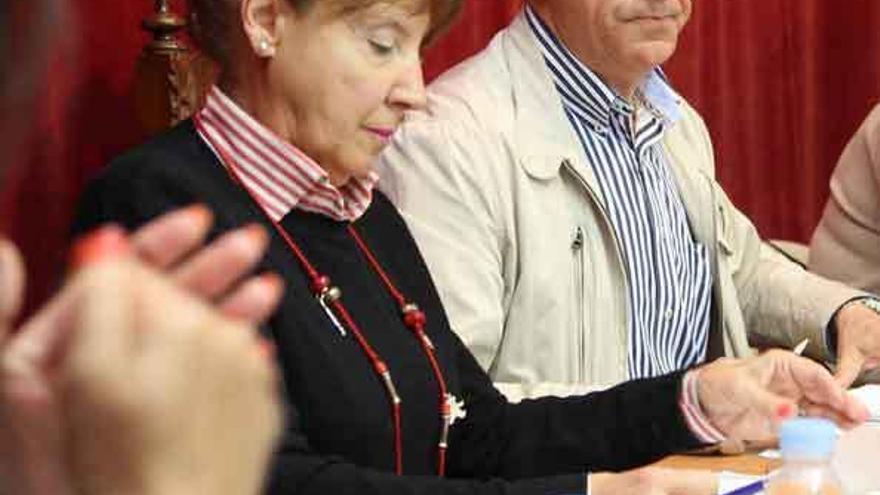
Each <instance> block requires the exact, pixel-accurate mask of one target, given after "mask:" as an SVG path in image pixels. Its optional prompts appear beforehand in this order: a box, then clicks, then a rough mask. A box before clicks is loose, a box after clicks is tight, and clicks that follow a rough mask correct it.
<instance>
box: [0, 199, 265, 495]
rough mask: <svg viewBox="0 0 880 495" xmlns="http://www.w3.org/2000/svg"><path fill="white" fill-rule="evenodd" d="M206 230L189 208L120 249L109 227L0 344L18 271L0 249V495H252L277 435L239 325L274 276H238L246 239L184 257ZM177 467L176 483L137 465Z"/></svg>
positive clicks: (249, 241) (251, 338) (261, 242)
mask: <svg viewBox="0 0 880 495" xmlns="http://www.w3.org/2000/svg"><path fill="white" fill-rule="evenodd" d="M210 223H211V217H210V214H209V213H207V210H205V209H204V208H203V207H191V208H186V209H183V210H179V211H177V212H173V213H170V214H167V215H165V216H163V217H160V218H159V219H157V220H155V221H153V222H151V223H149V224H147V225H146V226H144V227H143V228H141V229H139V230H138V231H136V232H134V233H133V234H132V236H131V237H127V236H126V235H125V233H124V232H123V231H122V230H121V229H119V228H118V227H106V228H104V229H100V230H99V231H98V232H96V233H95V234H92V235H89V236H86V239H85V240H83V241H80V242H78V243H77V245H76V246H75V249H74V252H75V255H74V258H75V262H76V264H77V265H78V266H79V270H78V271H77V272H75V273H74V274H73V275H72V276H71V278H70V279H69V280H68V283H67V285H66V286H65V287H64V289H63V290H62V291H61V292H59V293H58V294H57V295H56V296H55V297H54V298H53V299H52V300H51V301H49V303H47V304H46V306H44V307H43V308H42V309H40V310H39V311H38V312H37V314H36V315H35V316H34V317H33V318H32V319H31V320H30V321H28V322H27V323H25V324H24V325H23V326H22V327H21V329H19V331H17V332H15V333H12V332H11V326H12V322H13V321H14V320H15V318H16V317H17V315H18V311H19V307H20V305H21V294H22V292H23V287H24V272H23V269H22V262H21V258H20V255H19V253H18V251H17V250H16V249H15V247H14V246H13V245H12V244H11V243H10V242H8V241H6V240H3V239H0V493H15V494H24V495H27V494H43V493H45V494H53V495H54V494H62V495H63V494H65V493H72V492H73V491H74V488H78V489H84V488H86V487H90V489H89V490H88V492H89V493H104V492H111V493H147V492H150V491H155V490H157V489H159V490H162V489H166V488H175V489H181V490H182V491H183V492H184V493H190V492H192V493H202V492H205V493H256V491H257V490H258V487H259V481H260V479H261V476H262V471H263V469H264V465H263V463H264V462H265V459H266V458H267V457H266V456H268V451H269V446H270V444H271V442H272V438H274V435H275V432H276V430H277V428H278V425H277V423H278V421H279V420H278V411H277V408H278V399H277V397H276V396H275V390H274V378H273V375H274V371H272V369H273V368H272V364H271V359H266V358H265V357H258V356H261V355H265V354H266V353H267V351H266V350H267V349H268V348H269V346H268V345H267V344H265V343H258V342H259V341H258V340H257V337H256V335H255V332H254V330H253V328H251V327H250V326H248V325H250V324H256V323H259V322H261V321H262V320H264V319H265V318H267V317H268V316H269V315H270V314H271V312H273V311H274V308H275V307H276V305H277V303H278V301H279V299H280V296H281V292H282V286H281V282H280V279H279V278H278V277H277V275H274V274H270V275H261V276H256V277H253V276H248V275H247V274H248V273H249V272H250V271H251V270H252V269H253V266H254V265H255V264H256V263H257V261H258V260H259V259H260V258H261V257H262V255H263V252H264V250H265V247H266V242H267V239H266V236H265V234H264V233H263V232H262V231H261V230H260V229H258V228H255V227H245V228H243V229H238V230H234V231H232V232H229V233H227V234H225V235H223V236H221V237H220V238H218V239H217V240H215V241H214V242H212V243H211V244H210V245H208V246H206V247H200V246H201V243H202V242H203V239H204V237H205V235H206V233H207V231H208V229H209V227H210ZM132 255H136V256H137V257H138V258H139V259H141V260H145V261H146V262H148V263H149V264H150V265H151V266H153V267H155V268H158V269H161V270H163V271H164V272H165V273H166V275H160V274H159V273H158V272H156V271H153V269H151V268H147V267H146V266H144V265H143V264H142V262H139V261H136V260H135V258H134V257H133V256H132ZM218 266H221V267H222V268H223V269H222V270H218V269H217V267H218ZM184 291H189V292H190V293H192V294H193V295H187V294H185V293H184ZM207 302H211V303H213V304H214V305H215V307H217V308H218V309H219V310H220V311H221V312H222V313H223V314H224V315H225V316H226V318H232V320H228V319H226V318H224V317H222V316H220V314H219V313H218V311H217V310H214V309H210V308H209V307H208V306H207V305H206V303H207ZM196 320H198V323H197V324H194V321H196ZM233 321H234V322H233ZM197 329H198V330H197ZM215 329H216V331H215ZM146 336H149V338H145V337H146ZM105 339H108V340H106V341H105ZM119 339H122V340H119ZM121 342H125V343H126V344H125V346H123V347H118V346H119V345H120V344H121ZM196 342H197V343H198V345H196ZM111 345H116V346H117V348H115V349H113V353H112V355H108V354H107V352H109V349H111V348H110V347H108V346H111ZM255 360H256V361H257V362H258V363H259V364H254V361H255ZM230 373H233V374H234V377H233V378H230V375H229V374H230ZM221 380H222V381H221ZM239 388H240V389H241V390H239ZM72 390H76V391H77V393H76V394H74V393H72V392H71V391H72ZM231 390H234V392H230V391H231ZM245 404H247V417H242V415H243V414H244V413H245V411H243V409H244V405H245ZM62 411H63V412H64V416H63V417H62ZM96 418H102V420H101V423H100V424H98V423H94V421H95V419H96ZM242 424H245V425H246V428H241V425H242ZM172 427H177V428H179V429H186V430H187V431H188V434H182V433H181V432H180V431H175V432H174V433H173V434H171V433H170V431H169V430H170V428H172ZM191 427H192V431H189V429H190V428H191ZM208 430H211V433H210V434H207V433H205V432H206V431H208ZM245 430H246V431H247V432H248V436H247V438H234V439H233V438H231V437H233V436H235V435H236V431H245ZM84 431H91V436H83V435H81V434H80V433H79V432H84ZM239 436H244V435H243V434H240V435H239ZM160 438H161V439H160ZM120 442H122V443H120ZM137 442H141V444H139V443H137ZM242 442H243V443H242ZM123 448H124V449H135V450H134V452H137V453H139V454H138V456H134V457H131V456H130V455H129V454H130V453H128V454H126V455H122V452H121V451H120V449H123ZM162 449H164V451H163V450H162ZM196 451H198V452H199V454H198V455H197V454H196ZM263 451H265V452H264V453H263ZM202 452H207V453H208V454H206V455H204V456H203V455H202ZM245 452H248V453H251V452H252V453H253V461H254V462H253V463H251V462H250V459H251V455H248V458H247V459H245V460H244V462H242V461H243V459H242V458H241V457H240V456H241V454H242V453H245ZM175 453H176V454H175ZM233 453H234V456H233ZM261 453H263V454H261ZM184 454H186V457H185V458H184V459H185V460H184V461H181V462H180V464H179V465H178V468H177V470H179V469H180V466H184V467H185V468H186V472H187V475H186V477H182V476H181V473H179V472H178V471H177V470H175V469H172V468H171V466H168V465H166V464H164V462H165V461H161V462H160V461H158V460H151V458H150V456H155V457H162V458H163V459H164V458H178V461H180V459H179V458H181V457H182V456H183V455H184ZM175 455H176V456H177V457H175ZM101 456H105V457H107V459H101ZM224 456H227V457H224ZM229 457H234V458H235V459H236V462H235V466H236V467H235V469H232V468H230V467H229V465H231V460H230V459H229ZM98 459H101V460H100V461H99V460H98ZM68 460H70V461H73V462H72V463H71V464H68ZM122 461H125V462H126V463H127V467H125V468H123V467H122V466H119V463H120V462H122ZM256 464H259V468H258V471H257V467H256ZM110 466H113V467H114V469H120V470H119V471H115V472H113V473H108V469H109V467H110ZM209 467H210V469H209ZM71 469H72V470H71ZM175 473H176V474H175ZM204 473H210V477H212V478H211V479H208V478H206V477H205V476H206V475H205V474H204ZM111 475H112V476H111ZM229 477H231V478H233V479H228V478H229ZM209 482H211V483H212V484H211V486H210V489H208V487H206V486H203V485H202V484H207V483H209ZM123 483H124V484H126V487H121V486H113V485H114V484H123ZM185 483H189V484H185ZM217 484H219V485H220V486H219V488H215V485H217ZM159 485H162V487H160V486H159ZM171 485H175V486H174V487H172V486H171ZM245 485H247V486H245ZM190 488H191V489H190ZM98 490H102V491H98ZM242 490H243V491H242Z"/></svg>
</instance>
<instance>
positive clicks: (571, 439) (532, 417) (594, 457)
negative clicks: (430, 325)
mask: <svg viewBox="0 0 880 495" xmlns="http://www.w3.org/2000/svg"><path fill="white" fill-rule="evenodd" d="M458 345H459V346H460V348H459V352H458V355H459V359H458V369H459V372H460V373H461V377H462V383H463V389H464V390H465V392H466V395H465V398H464V401H465V403H466V404H467V405H468V419H466V420H465V422H464V423H463V424H462V425H460V426H459V425H456V428H454V429H453V437H452V440H451V443H450V445H451V447H450V448H452V449H455V451H454V455H453V456H452V459H454V460H455V462H456V463H455V465H454V466H452V467H451V469H452V472H455V473H459V474H462V475H467V476H476V477H481V476H484V475H486V474H487V473H493V474H494V475H497V476H501V477H503V478H505V479H519V478H528V477H535V476H545V475H548V474H553V473H560V472H578V471H584V470H586V471H588V472H598V471H620V470H625V469H630V468H634V467H637V466H642V465H645V464H648V463H650V462H653V461H656V460H658V459H660V458H661V457H663V456H666V455H669V454H671V453H675V452H681V451H684V450H688V449H692V448H695V447H698V446H700V445H701V444H700V442H699V440H698V439H697V438H696V437H695V436H694V435H693V433H692V432H691V431H690V429H689V428H688V426H687V424H686V423H685V419H684V416H683V413H682V411H681V409H680V407H679V403H678V402H679V397H680V394H681V382H682V378H683V374H684V372H677V373H673V374H670V375H667V376H663V377H659V378H653V379H648V380H637V381H630V382H626V383H624V384H622V385H619V386H617V387H614V388H612V389H609V390H606V391H603V392H596V393H593V394H589V395H586V396H577V397H568V398H556V397H545V398H541V399H534V400H526V401H523V402H520V403H517V404H509V403H508V402H507V401H506V400H505V398H504V397H503V396H502V395H501V393H500V392H498V391H497V390H496V389H495V387H494V386H493V385H492V383H491V382H490V380H489V378H488V377H487V375H486V374H485V373H484V372H483V370H482V369H481V368H480V366H479V364H478V363H477V362H476V359H475V358H474V357H473V356H472V355H471V354H470V352H469V351H468V350H467V349H466V348H465V347H464V344H462V343H461V342H460V341H458Z"/></svg>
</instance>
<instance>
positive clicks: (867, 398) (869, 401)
mask: <svg viewBox="0 0 880 495" xmlns="http://www.w3.org/2000/svg"><path fill="white" fill-rule="evenodd" d="M849 393H850V395H854V396H855V397H857V398H858V399H859V400H861V401H862V402H863V403H864V404H865V405H866V406H868V411H870V412H871V419H870V420H869V421H870V422H878V423H880V385H875V384H871V385H865V386H863V387H859V388H854V389H852V390H850V391H849Z"/></svg>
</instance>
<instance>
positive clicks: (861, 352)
mask: <svg viewBox="0 0 880 495" xmlns="http://www.w3.org/2000/svg"><path fill="white" fill-rule="evenodd" d="M835 324H836V325H837V372H836V373H835V378H836V379H837V381H838V383H840V384H841V385H842V386H843V387H849V386H850V385H852V383H853V382H854V381H855V380H856V378H858V377H859V375H861V374H862V373H863V372H865V371H869V370H872V369H875V368H877V366H878V365H880V315H878V314H877V313H875V312H874V311H872V310H871V309H870V308H867V307H865V306H864V305H862V304H858V303H855V304H852V303H851V304H847V305H846V306H844V307H843V308H842V309H841V310H840V311H839V312H838V313H837V316H836V319H835Z"/></svg>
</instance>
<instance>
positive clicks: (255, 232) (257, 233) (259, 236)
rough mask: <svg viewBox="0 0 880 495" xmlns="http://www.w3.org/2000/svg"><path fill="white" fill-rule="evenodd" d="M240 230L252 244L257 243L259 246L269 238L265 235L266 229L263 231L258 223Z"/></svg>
mask: <svg viewBox="0 0 880 495" xmlns="http://www.w3.org/2000/svg"><path fill="white" fill-rule="evenodd" d="M242 230H243V231H244V233H245V235H246V236H247V237H248V239H250V240H251V241H252V242H255V243H258V244H259V245H261V246H262V245H263V244H264V243H265V242H266V240H267V239H268V237H269V236H268V234H267V233H266V229H264V228H263V226H262V225H260V224H258V223H252V224H250V225H247V226H245V227H244V228H243V229H242Z"/></svg>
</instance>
